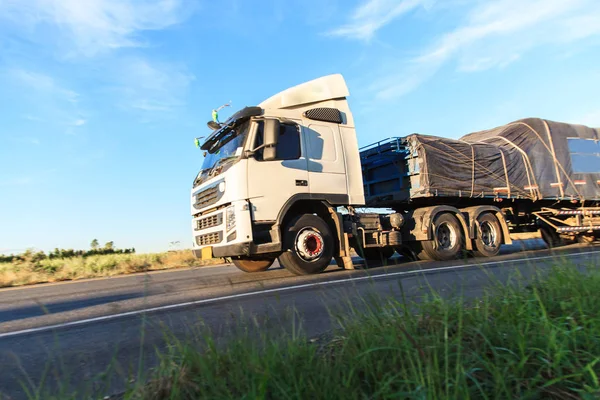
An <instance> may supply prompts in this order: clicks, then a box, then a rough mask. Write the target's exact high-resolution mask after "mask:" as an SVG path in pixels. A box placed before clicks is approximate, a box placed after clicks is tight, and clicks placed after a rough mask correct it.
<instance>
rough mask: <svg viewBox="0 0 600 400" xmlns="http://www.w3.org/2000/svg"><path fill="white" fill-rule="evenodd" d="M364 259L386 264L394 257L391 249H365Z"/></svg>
mask: <svg viewBox="0 0 600 400" xmlns="http://www.w3.org/2000/svg"><path fill="white" fill-rule="evenodd" d="M363 255H364V257H363V258H364V259H365V260H367V261H374V262H385V261H387V260H388V259H390V258H391V257H392V256H393V255H394V249H393V248H391V247H382V248H370V249H363Z"/></svg>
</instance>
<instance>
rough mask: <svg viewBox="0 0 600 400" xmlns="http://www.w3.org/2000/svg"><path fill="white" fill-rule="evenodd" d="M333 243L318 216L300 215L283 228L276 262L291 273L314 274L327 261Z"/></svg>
mask: <svg viewBox="0 0 600 400" xmlns="http://www.w3.org/2000/svg"><path fill="white" fill-rule="evenodd" d="M334 243H335V242H334V240H333V236H332V234H331V229H330V228H329V226H328V225H327V223H325V221H323V219H322V218H321V217H318V216H316V215H312V214H304V215H301V216H299V217H297V218H294V219H293V220H292V221H290V223H288V224H287V226H286V227H285V229H284V231H283V248H284V252H283V253H282V254H281V255H280V256H279V263H280V264H281V265H282V266H283V267H284V268H285V269H287V270H288V271H290V272H291V273H293V274H295V275H310V274H318V273H320V272H323V271H324V270H325V268H327V267H328V266H329V263H331V259H332V258H333V252H334Z"/></svg>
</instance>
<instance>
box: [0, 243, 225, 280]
mask: <svg viewBox="0 0 600 400" xmlns="http://www.w3.org/2000/svg"><path fill="white" fill-rule="evenodd" d="M223 262H224V260H223V259H214V260H208V261H201V260H198V259H196V258H195V257H194V256H193V255H192V254H191V252H190V251H171V252H165V253H156V254H135V249H116V248H114V246H113V242H108V243H107V244H106V245H105V246H104V247H102V248H100V247H99V246H98V241H97V240H95V239H94V240H93V241H92V245H91V249H90V250H72V249H66V250H65V249H55V250H54V251H52V252H51V253H48V254H46V253H44V252H41V251H40V252H35V251H32V250H28V251H26V252H24V253H22V254H18V255H10V256H0V287H7V286H20V285H30V284H35V283H45V282H58V281H66V280H75V279H85V278H97V277H106V276H115V275H124V274H131V273H136V272H144V271H157V270H163V269H172V268H188V267H200V266H204V265H209V264H217V263H223Z"/></svg>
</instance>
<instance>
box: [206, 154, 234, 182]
mask: <svg viewBox="0 0 600 400" xmlns="http://www.w3.org/2000/svg"><path fill="white" fill-rule="evenodd" d="M237 157H238V156H229V157H224V158H221V159H219V160H217V162H216V163H215V165H213V167H212V168H211V169H210V172H209V173H208V176H210V177H212V176H214V175H216V174H214V172H215V171H216V170H217V167H220V166H222V165H223V164H225V163H226V162H228V161H232V160H234V159H236V158H237Z"/></svg>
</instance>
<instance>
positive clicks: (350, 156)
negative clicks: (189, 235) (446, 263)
mask: <svg viewBox="0 0 600 400" xmlns="http://www.w3.org/2000/svg"><path fill="white" fill-rule="evenodd" d="M348 95H349V92H348V88H347V86H346V83H345V81H344V79H343V77H342V76H341V75H330V76H325V77H322V78H319V79H316V80H313V81H310V82H306V83H304V84H301V85H298V86H295V87H292V88H289V89H287V90H284V91H283V92H281V93H278V94H276V95H274V96H272V97H271V98H269V99H267V100H265V101H263V102H262V103H261V104H259V105H258V106H256V107H246V108H244V109H242V110H240V111H238V112H236V113H235V114H234V115H233V116H231V117H230V118H229V119H228V120H227V121H225V122H224V123H220V124H214V123H212V124H209V125H210V126H211V127H212V128H213V130H214V131H213V132H212V133H211V135H210V136H209V137H208V138H207V139H206V140H205V141H204V143H203V144H202V146H201V148H202V150H204V151H205V159H204V163H203V165H202V169H201V171H200V172H199V173H198V175H197V176H196V178H195V180H194V183H193V188H192V191H191V214H192V216H193V221H192V231H193V252H194V254H195V255H196V256H197V257H200V258H212V257H228V258H231V259H232V261H233V263H234V264H235V265H236V266H237V267H238V268H239V269H241V270H243V271H246V272H257V271H264V270H266V269H268V268H269V267H270V266H271V265H272V264H273V262H274V261H275V260H276V259H278V260H279V263H280V264H281V265H282V266H283V267H285V268H286V269H288V270H289V271H290V272H292V273H294V274H315V273H319V272H322V271H323V270H324V269H325V268H326V267H327V266H328V265H329V264H330V263H331V260H332V259H335V260H336V262H337V264H338V265H339V266H340V267H343V268H345V269H352V268H353V264H352V260H351V257H350V256H351V250H352V249H354V250H355V251H356V252H357V253H358V254H359V255H361V256H362V257H363V258H365V259H367V260H372V259H376V260H385V259H388V258H389V257H391V256H392V255H393V254H394V252H395V251H398V252H399V253H401V254H405V255H410V256H413V257H416V258H419V259H430V260H449V259H453V258H456V257H458V256H459V255H461V254H464V253H465V252H471V253H473V254H475V255H476V256H488V257H489V256H494V255H497V254H498V252H499V250H500V246H501V245H503V244H507V243H511V233H513V232H518V231H528V230H537V229H541V230H542V234H543V235H544V238H545V240H546V241H547V242H548V243H549V244H551V245H556V244H558V243H561V242H562V241H563V240H565V239H569V238H574V237H579V236H585V237H588V236H593V235H594V232H595V231H596V230H597V229H600V223H597V222H596V216H597V215H600V210H599V209H597V208H594V207H583V203H580V204H578V203H577V202H578V201H585V199H581V198H577V196H575V197H574V196H573V194H572V193H571V192H569V190H568V185H563V187H562V188H560V189H561V190H558V188H557V186H556V185H550V183H554V182H548V184H549V185H550V186H548V187H549V188H554V189H556V190H557V192H556V194H557V196H556V197H555V196H553V195H548V194H547V193H548V190H550V189H548V190H546V191H545V192H544V193H542V192H543V191H544V190H545V189H546V187H545V186H544V185H543V184H541V183H540V182H538V181H536V177H539V174H536V171H538V170H543V171H544V173H550V172H548V169H549V168H546V167H545V166H543V165H542V164H541V162H540V161H539V160H538V159H534V158H531V157H529V156H528V155H527V151H526V150H525V151H524V150H523V145H522V143H523V142H524V141H523V140H521V141H518V140H516V139H514V137H513V136H514V135H520V136H519V137H521V138H523V137H525V138H530V137H534V136H535V135H534V134H533V133H532V132H534V131H535V132H536V134H537V131H536V130H535V127H536V126H537V125H536V121H538V122H539V121H543V120H536V119H532V120H531V121H528V120H525V122H523V121H517V122H515V123H512V125H511V124H509V125H507V126H505V127H500V128H496V129H497V130H496V131H494V130H490V131H484V132H480V133H476V134H473V135H475V136H474V137H475V139H476V140H472V141H469V140H467V139H465V140H460V141H456V140H450V139H444V138H438V137H431V136H424V135H416V134H415V135H410V136H408V137H404V138H391V139H388V140H385V141H382V142H378V143H375V144H374V145H371V146H368V147H367V148H364V149H359V146H358V141H357V136H356V131H355V124H354V117H353V115H352V112H351V110H350V107H349V105H348V102H347V100H346V98H347V97H348ZM545 123H546V122H545ZM540 124H541V122H540ZM546 125H548V124H547V123H546ZM524 126H527V127H529V128H531V130H528V128H526V127H524ZM540 126H541V125H540ZM561 126H562V125H561ZM501 128H504V130H502V129H501ZM498 130H499V131H498ZM538 130H539V129H538ZM515 132H516V133H515ZM586 132H587V131H586ZM592 132H593V133H589V132H588V133H589V135H587V133H586V134H580V135H579V136H582V137H581V138H582V139H590V138H587V137H585V136H586V135H587V136H590V135H592V136H593V135H596V140H597V139H598V138H597V136H598V131H597V130H592ZM477 135H479V136H477ZM511 135H512V136H511ZM538 136H539V135H538ZM548 136H549V137H551V136H552V135H551V134H550V130H549V131H548ZM567 136H568V135H567ZM467 137H468V136H467ZM467 137H465V138H467ZM463 139H464V138H463ZM591 139H593V138H591ZM591 139H590V140H591ZM536 140H537V139H536ZM555 140H556V139H555ZM507 142H508V143H511V144H507ZM515 142H518V143H517V144H515ZM519 143H521V145H519ZM532 143H533V142H532ZM535 143H538V142H535ZM503 146H504V147H503ZM506 146H508V147H506ZM519 146H521V147H519ZM546 147H548V146H546ZM553 151H554V149H553ZM569 154H570V153H568V152H567V156H568V155H569ZM560 158H561V157H559V155H558V153H557V152H554V153H553V154H552V159H553V162H554V163H555V164H552V165H555V166H556V162H559V163H560V161H561V160H560ZM573 164H574V163H573ZM569 168H572V166H571V165H570V164H569ZM573 168H574V167H573ZM550 170H552V168H550ZM563 170H564V168H563ZM556 171H557V175H556V177H553V178H551V179H550V180H551V181H554V180H558V182H563V183H565V182H566V181H567V180H571V181H573V179H571V178H572V177H571V178H568V179H566V178H565V176H564V174H562V172H561V170H560V169H559V168H558V166H557V167H556ZM598 172H600V168H599V169H598ZM564 173H565V174H566V175H569V176H570V175H572V174H573V173H574V172H573V171H571V170H569V171H566V170H565V171H564ZM561 178H562V180H561ZM590 179H593V178H590ZM598 182H600V181H598ZM594 184H596V182H594ZM573 186H574V187H575V186H578V185H575V184H573ZM578 187H579V188H581V185H579V186H578ZM554 189H553V190H554ZM579 194H580V193H579ZM557 204H558V205H564V204H567V205H568V206H567V208H565V207H562V206H561V207H558V206H557ZM589 205H590V204H589V203H588V206H589ZM367 207H368V208H369V209H376V210H375V211H374V212H358V211H357V210H360V209H363V208H367ZM567 211H568V212H570V213H571V214H569V213H567ZM561 213H562V214H561ZM594 224H595V225H598V226H596V227H594V226H595V225H594ZM578 229H579V230H578Z"/></svg>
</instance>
